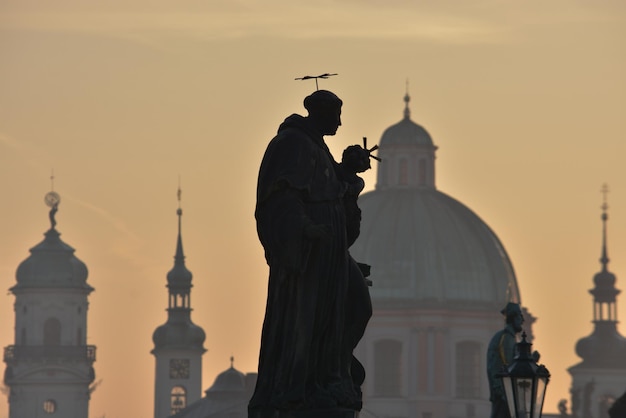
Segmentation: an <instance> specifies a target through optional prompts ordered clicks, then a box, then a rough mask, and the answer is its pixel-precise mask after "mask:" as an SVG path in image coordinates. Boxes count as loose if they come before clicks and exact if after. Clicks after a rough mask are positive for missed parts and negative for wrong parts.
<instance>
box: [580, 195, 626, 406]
mask: <svg viewBox="0 0 626 418" xmlns="http://www.w3.org/2000/svg"><path fill="white" fill-rule="evenodd" d="M602 191H603V193H604V203H603V205H602V218H601V219H602V253H601V257H600V264H601V266H602V269H601V270H600V272H598V273H596V275H595V276H594V277H593V283H594V288H593V289H591V290H589V293H591V295H592V296H593V324H594V329H593V332H592V333H591V335H589V336H587V337H584V338H581V339H580V340H578V342H577V343H576V354H577V355H578V356H579V357H580V358H582V362H580V363H578V364H576V365H575V366H572V367H570V368H569V370H568V371H569V373H570V374H571V375H572V389H571V393H572V413H574V414H575V415H576V416H578V417H585V416H592V417H594V418H596V417H598V418H600V417H608V412H607V411H608V408H609V407H610V405H611V403H612V402H613V400H615V399H616V398H617V397H619V396H620V395H621V394H622V392H623V390H624V376H626V339H625V338H624V337H623V336H622V335H621V334H620V333H619V331H618V330H617V322H618V321H617V295H618V294H619V293H620V290H618V289H617V288H616V287H615V281H616V277H615V274H613V273H611V272H610V271H609V269H608V265H609V257H608V252H607V228H606V223H607V221H608V219H609V217H608V214H607V209H608V205H607V203H606V193H607V192H608V188H607V186H606V185H605V186H604V187H603V189H602ZM589 414H591V415H589ZM598 414H599V415H598Z"/></svg>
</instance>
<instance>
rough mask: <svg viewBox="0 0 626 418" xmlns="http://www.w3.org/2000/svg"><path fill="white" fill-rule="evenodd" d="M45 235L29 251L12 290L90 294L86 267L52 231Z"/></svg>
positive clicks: (51, 229) (17, 273) (52, 229)
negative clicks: (50, 289) (63, 290)
mask: <svg viewBox="0 0 626 418" xmlns="http://www.w3.org/2000/svg"><path fill="white" fill-rule="evenodd" d="M44 235H45V239H44V240H43V241H42V242H40V243H39V244H37V245H36V246H34V247H33V248H31V249H30V253H31V255H30V256H29V257H28V258H27V259H26V260H24V261H22V263H21V264H20V265H19V266H18V268H17V272H16V279H17V285H16V286H14V287H13V289H22V288H33V287H62V288H82V289H86V290H89V291H91V290H93V288H92V287H91V286H89V285H88V284H87V274H88V273H87V266H86V265H85V263H83V262H82V261H81V260H79V259H78V258H77V257H76V256H75V255H74V248H72V247H70V246H69V245H67V244H66V243H64V242H63V241H62V240H61V238H60V235H61V234H59V232H58V231H57V230H56V229H54V228H50V229H49V230H48V231H47V232H46V233H45V234H44Z"/></svg>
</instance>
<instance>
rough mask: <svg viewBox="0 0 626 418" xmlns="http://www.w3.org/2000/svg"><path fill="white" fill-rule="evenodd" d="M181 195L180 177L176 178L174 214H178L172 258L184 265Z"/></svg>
mask: <svg viewBox="0 0 626 418" xmlns="http://www.w3.org/2000/svg"><path fill="white" fill-rule="evenodd" d="M181 196H182V190H181V188H180V177H179V178H178V190H177V191H176V197H177V198H178V209H177V210H176V215H178V239H177V241H176V255H175V256H174V260H175V261H176V264H178V263H180V264H181V265H183V266H184V265H185V254H184V253H183V239H182V219H183V209H182V208H181V206H180V200H181Z"/></svg>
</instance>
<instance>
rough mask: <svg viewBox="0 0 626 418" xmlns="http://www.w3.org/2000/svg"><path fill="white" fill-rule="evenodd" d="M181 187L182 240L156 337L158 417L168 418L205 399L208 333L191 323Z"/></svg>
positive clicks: (179, 194)
mask: <svg viewBox="0 0 626 418" xmlns="http://www.w3.org/2000/svg"><path fill="white" fill-rule="evenodd" d="M180 196H181V190H180V187H179V188H178V210H177V211H176V213H177V215H178V239H177V241H176V255H175V256H174V267H173V268H172V269H171V270H170V272H169V273H168V274H167V289H168V307H167V322H165V324H163V325H161V326H159V327H158V328H157V329H156V330H155V331H154V334H153V335H152V341H153V342H154V349H153V350H152V354H154V357H155V360H156V370H155V385H154V418H167V417H169V416H170V415H173V414H175V413H177V412H179V411H181V410H182V409H184V408H185V407H187V406H188V405H189V404H191V403H193V402H195V401H197V400H199V399H200V398H201V396H202V355H203V354H204V352H205V351H206V350H205V349H204V339H205V334H204V330H203V329H202V328H201V327H199V326H197V325H195V324H194V323H193V322H191V287H192V284H191V278H192V274H191V272H190V271H189V270H187V267H186V266H185V255H184V253H183V242H182V237H181V220H182V215H183V211H182V209H181V207H180Z"/></svg>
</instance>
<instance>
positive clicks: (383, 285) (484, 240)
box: [350, 189, 519, 309]
mask: <svg viewBox="0 0 626 418" xmlns="http://www.w3.org/2000/svg"><path fill="white" fill-rule="evenodd" d="M359 206H360V207H361V210H362V216H363V220H362V222H361V235H360V236H359V239H358V240H357V242H356V243H355V244H354V245H353V247H352V248H351V250H350V252H351V253H352V254H353V256H354V258H355V259H357V260H358V261H361V262H364V263H367V264H370V265H371V266H372V280H373V282H374V284H373V287H372V288H371V289H370V293H371V295H372V298H374V299H393V300H404V301H405V302H406V303H408V304H411V303H416V302H419V303H420V304H433V305H438V304H442V303H445V304H448V303H456V304H458V305H477V306H479V305H488V306H494V307H495V308H497V309H500V308H501V306H502V305H504V304H505V303H506V302H507V301H509V300H511V301H518V300H519V296H518V289H517V283H516V279H515V274H514V271H513V267H512V265H511V262H510V260H509V258H508V256H507V254H506V251H505V249H504V247H503V246H502V244H501V242H500V240H499V239H498V237H497V236H496V235H495V234H494V232H493V231H492V230H491V229H490V228H489V226H488V225H487V224H485V222H483V221H482V220H481V219H480V218H479V217H478V216H477V215H476V214H475V213H474V212H472V211H471V210H470V209H469V208H467V207H466V206H465V205H463V204H462V203H461V202H459V201H458V200H455V199H453V198H452V197H450V196H448V195H446V194H444V193H441V192H439V191H437V190H434V189H412V190H411V189H409V190H384V191H373V192H370V193H366V194H364V195H362V196H361V197H360V198H359Z"/></svg>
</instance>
